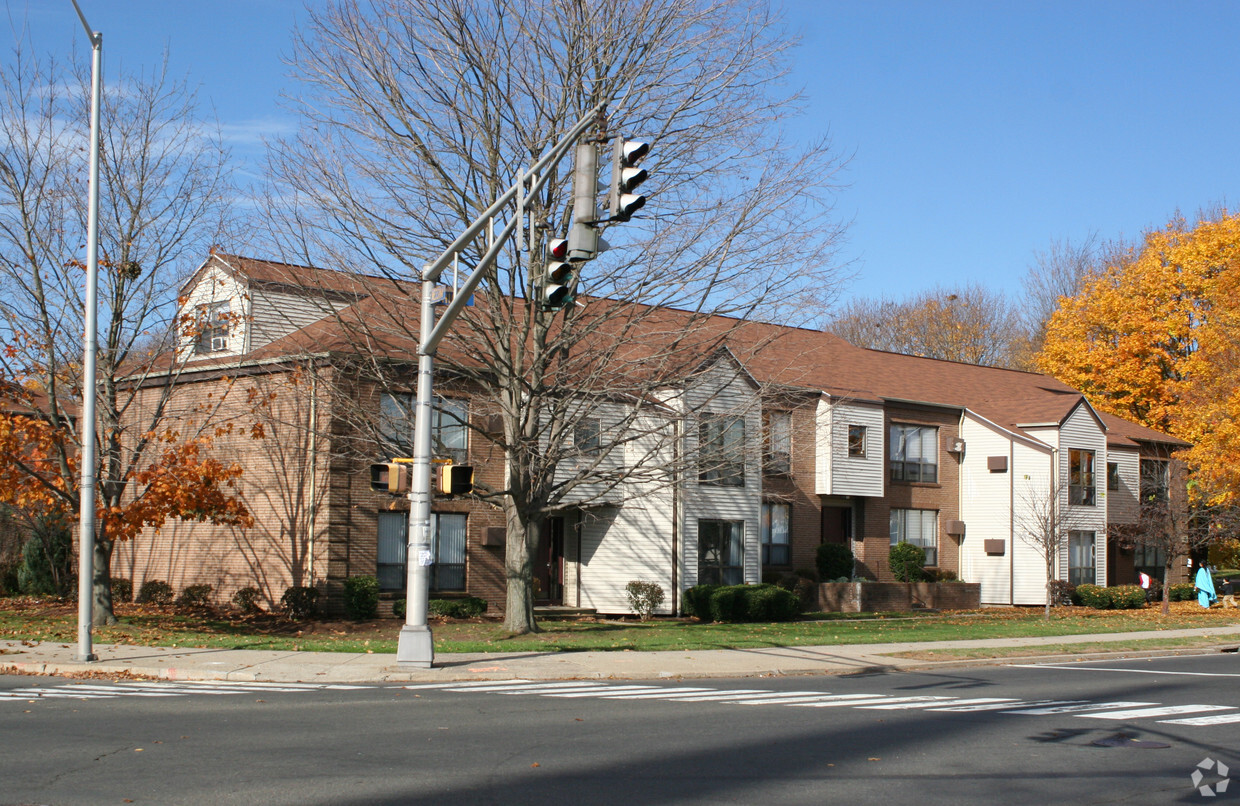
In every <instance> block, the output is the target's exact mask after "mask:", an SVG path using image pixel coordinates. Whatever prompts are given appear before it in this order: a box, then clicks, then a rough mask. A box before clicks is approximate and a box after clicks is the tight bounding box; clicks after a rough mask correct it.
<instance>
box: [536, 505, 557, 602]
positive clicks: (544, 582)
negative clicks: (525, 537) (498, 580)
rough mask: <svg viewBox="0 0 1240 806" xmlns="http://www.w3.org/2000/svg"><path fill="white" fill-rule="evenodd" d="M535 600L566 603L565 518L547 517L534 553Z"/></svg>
mask: <svg viewBox="0 0 1240 806" xmlns="http://www.w3.org/2000/svg"><path fill="white" fill-rule="evenodd" d="M534 601H535V602H537V603H538V604H540V605H562V604H564V519H563V518H547V520H545V521H543V526H542V531H541V533H540V534H539V536H538V550H537V551H536V552H535V553H534Z"/></svg>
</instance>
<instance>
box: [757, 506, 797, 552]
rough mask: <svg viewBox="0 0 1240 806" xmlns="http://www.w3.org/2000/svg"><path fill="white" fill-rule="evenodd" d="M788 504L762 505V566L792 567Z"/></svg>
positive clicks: (789, 508) (789, 509)
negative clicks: (789, 544) (789, 545)
mask: <svg viewBox="0 0 1240 806" xmlns="http://www.w3.org/2000/svg"><path fill="white" fill-rule="evenodd" d="M791 509H792V508H791V507H790V506H789V505H788V504H763V505H762V564H763V565H764V566H765V565H790V564H791V563H792V556H791V553H790V551H789V547H788V517H789V512H790V511H791Z"/></svg>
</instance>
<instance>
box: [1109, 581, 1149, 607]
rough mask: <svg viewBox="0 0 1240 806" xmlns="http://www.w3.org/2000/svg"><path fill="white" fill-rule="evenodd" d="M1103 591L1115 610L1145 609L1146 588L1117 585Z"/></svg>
mask: <svg viewBox="0 0 1240 806" xmlns="http://www.w3.org/2000/svg"><path fill="white" fill-rule="evenodd" d="M1103 590H1104V591H1105V592H1106V595H1107V598H1108V599H1110V600H1111V607H1112V608H1113V609H1115V610H1140V609H1141V608H1143V607H1145V588H1143V587H1141V586H1140V585H1115V586H1113V587H1110V588H1103Z"/></svg>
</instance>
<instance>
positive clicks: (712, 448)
mask: <svg viewBox="0 0 1240 806" xmlns="http://www.w3.org/2000/svg"><path fill="white" fill-rule="evenodd" d="M698 481H699V482H700V483H702V484H717V485H720V486H724V487H744V486H745V420H744V418H742V417H734V416H731V415H724V414H703V415H701V420H700V421H699V423H698Z"/></svg>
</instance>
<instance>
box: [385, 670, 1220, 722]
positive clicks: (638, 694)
mask: <svg viewBox="0 0 1240 806" xmlns="http://www.w3.org/2000/svg"><path fill="white" fill-rule="evenodd" d="M404 688H406V689H412V690H420V691H426V690H439V691H450V692H455V693H475V694H509V695H521V694H529V695H536V696H542V697H556V698H562V699H586V698H594V699H606V700H662V701H667V702H711V703H721V704H725V705H782V706H786V707H789V708H856V709H859V710H872V711H897V710H923V711H937V712H943V713H985V712H995V713H1001V714H1013V715H1021V716H1057V715H1062V716H1071V717H1076V718H1084V719H1109V720H1131V719H1148V718H1156V717H1160V716H1172V715H1177V714H1205V713H1206V712H1211V711H1236V710H1237V709H1236V707H1235V706H1230V705H1201V704H1193V705H1162V704H1161V703H1156V702H1143V701H1136V700H1112V701H1105V702H1091V701H1089V700H1022V699H1018V698H1014V697H951V696H947V695H936V694H919V695H908V696H893V695H891V694H831V693H829V692H820V691H802V690H795V691H771V690H769V689H751V688H750V689H730V690H729V689H712V688H703V687H696V686H658V685H649V684H618V683H606V682H600V681H562V682H552V683H537V682H531V681H528V680H499V681H484V680H473V681H467V682H464V683H419V684H413V685H408V686H404ZM1159 721H1161V722H1166V723H1169V724H1181V725H1226V724H1232V723H1235V722H1240V712H1237V713H1230V714H1210V715H1208V716H1207V715H1202V716H1195V717H1186V718H1182V719H1163V720H1159Z"/></svg>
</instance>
